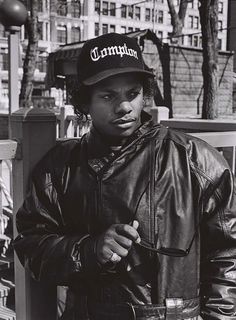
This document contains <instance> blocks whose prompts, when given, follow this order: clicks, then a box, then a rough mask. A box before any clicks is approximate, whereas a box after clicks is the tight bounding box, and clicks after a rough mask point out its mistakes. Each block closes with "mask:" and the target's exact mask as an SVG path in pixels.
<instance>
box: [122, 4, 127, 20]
mask: <svg viewBox="0 0 236 320" xmlns="http://www.w3.org/2000/svg"><path fill="white" fill-rule="evenodd" d="M126 17H127V6H126V5H125V4H122V5H121V18H126Z"/></svg>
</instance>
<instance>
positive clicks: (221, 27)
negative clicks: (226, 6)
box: [218, 20, 223, 31]
mask: <svg viewBox="0 0 236 320" xmlns="http://www.w3.org/2000/svg"><path fill="white" fill-rule="evenodd" d="M222 29H223V22H222V20H218V31H222Z"/></svg>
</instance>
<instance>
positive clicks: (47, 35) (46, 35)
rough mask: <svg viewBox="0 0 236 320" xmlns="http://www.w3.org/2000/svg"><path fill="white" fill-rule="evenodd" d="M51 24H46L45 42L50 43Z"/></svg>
mask: <svg viewBox="0 0 236 320" xmlns="http://www.w3.org/2000/svg"><path fill="white" fill-rule="evenodd" d="M49 32H50V30H49V23H48V22H45V40H46V41H48V40H49V37H50V36H49Z"/></svg>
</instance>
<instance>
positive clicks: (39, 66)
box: [36, 55, 47, 72]
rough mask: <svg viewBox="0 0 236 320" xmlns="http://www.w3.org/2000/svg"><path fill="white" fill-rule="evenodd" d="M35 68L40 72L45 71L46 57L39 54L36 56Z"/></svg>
mask: <svg viewBox="0 0 236 320" xmlns="http://www.w3.org/2000/svg"><path fill="white" fill-rule="evenodd" d="M36 68H37V69H38V70H39V71H40V72H46V70H47V58H46V57H44V56H41V55H39V56H38V61H37V64H36Z"/></svg>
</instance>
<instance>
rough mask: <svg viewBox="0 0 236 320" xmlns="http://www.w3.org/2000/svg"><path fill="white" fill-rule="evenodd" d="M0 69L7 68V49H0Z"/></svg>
mask: <svg viewBox="0 0 236 320" xmlns="http://www.w3.org/2000/svg"><path fill="white" fill-rule="evenodd" d="M0 70H8V51H7V49H3V48H1V49H0Z"/></svg>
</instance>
